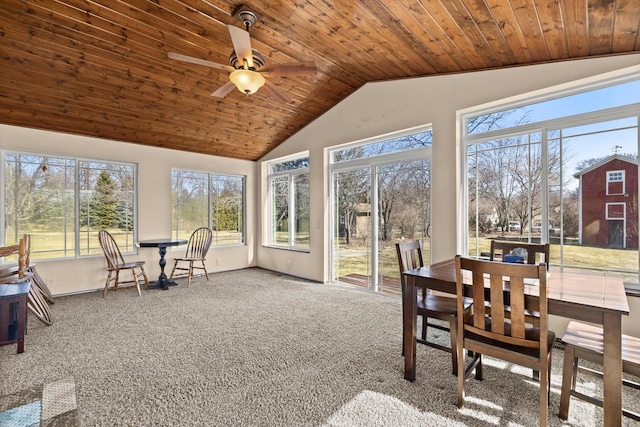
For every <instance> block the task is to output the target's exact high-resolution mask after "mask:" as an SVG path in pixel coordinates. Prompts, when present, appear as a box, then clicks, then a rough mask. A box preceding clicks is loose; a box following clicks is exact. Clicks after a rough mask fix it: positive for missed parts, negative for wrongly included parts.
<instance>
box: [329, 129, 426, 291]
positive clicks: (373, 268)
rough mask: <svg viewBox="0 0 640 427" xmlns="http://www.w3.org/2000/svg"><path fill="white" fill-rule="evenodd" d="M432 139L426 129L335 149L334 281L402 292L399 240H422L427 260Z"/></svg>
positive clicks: (332, 259)
mask: <svg viewBox="0 0 640 427" xmlns="http://www.w3.org/2000/svg"><path fill="white" fill-rule="evenodd" d="M430 141H431V132H430V131H422V132H418V133H412V134H407V135H402V136H398V137H397V138H394V139H388V140H384V141H379V142H377V141H374V142H370V143H367V144H364V145H357V146H354V147H351V148H347V149H344V148H343V149H340V150H335V151H333V152H332V153H331V155H332V161H333V165H332V175H331V182H332V195H331V200H332V207H333V209H332V224H333V236H332V253H331V277H332V281H333V282H334V283H338V282H339V283H343V284H349V285H354V286H359V287H362V288H366V289H368V290H372V291H376V292H385V293H395V294H399V293H400V274H399V269H398V261H397V258H396V249H395V244H396V243H397V242H399V241H408V240H420V241H421V242H422V245H423V250H424V258H425V262H427V263H428V261H429V259H430V241H429V232H430V230H429V223H430V209H429V204H430V160H429V156H430V148H427V147H429V146H430ZM416 159H418V160H416Z"/></svg>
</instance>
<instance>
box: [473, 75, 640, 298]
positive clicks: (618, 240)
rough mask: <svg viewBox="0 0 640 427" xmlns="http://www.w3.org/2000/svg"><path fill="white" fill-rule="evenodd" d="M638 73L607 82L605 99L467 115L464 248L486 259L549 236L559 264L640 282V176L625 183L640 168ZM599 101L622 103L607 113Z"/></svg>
mask: <svg viewBox="0 0 640 427" xmlns="http://www.w3.org/2000/svg"><path fill="white" fill-rule="evenodd" d="M635 79H636V80H634V81H627V82H625V83H622V84H618V85H614V86H610V87H608V88H606V87H602V86H603V85H602V84H600V85H599V86H600V87H599V88H598V89H597V90H596V91H593V92H594V93H597V94H598V96H592V95H593V94H592V93H589V92H585V93H582V94H577V95H574V96H571V95H570V96H563V97H562V98H558V99H557V100H553V99H551V100H549V101H545V102H537V103H530V104H526V103H523V105H521V106H518V107H516V108H510V109H496V110H495V111H494V112H483V114H481V115H473V114H470V115H468V116H466V117H465V120H464V125H463V126H464V128H463V129H464V130H465V131H466V135H465V136H463V139H462V140H463V143H464V146H465V151H466V167H465V171H466V180H465V184H466V192H465V194H464V197H465V200H464V202H463V203H465V205H466V207H467V209H466V214H467V215H468V216H467V220H468V230H467V235H466V239H463V241H462V242H461V244H463V245H465V246H466V247H463V248H461V250H463V251H466V253H468V254H469V255H471V256H482V255H483V254H484V253H485V252H487V251H488V248H489V245H490V242H491V240H492V239H505V238H507V239H509V240H520V241H523V242H540V241H542V242H548V243H549V244H550V246H551V247H550V249H551V256H550V258H551V264H553V265H559V266H562V267H579V268H588V269H598V270H608V271H614V272H616V273H621V274H622V275H623V277H624V280H625V285H626V286H627V288H628V289H634V288H636V289H637V288H640V286H639V285H638V277H639V276H638V271H639V268H638V267H639V262H638V259H639V258H638V244H639V236H638V204H637V202H636V200H637V199H638V187H637V183H636V182H637V181H636V180H635V179H629V178H627V179H628V180H629V181H628V182H627V188H624V182H625V175H627V176H634V177H635V176H637V174H638V160H637V159H638V147H639V145H640V135H639V133H638V122H639V118H640V116H639V115H638V111H640V103H638V101H639V100H640V99H639V98H638V93H637V92H634V93H633V94H631V93H627V90H628V89H630V88H638V87H640V81H639V80H637V79H638V76H635ZM609 95H610V96H609ZM599 99H607V100H608V101H609V100H613V99H615V100H616V104H615V105H610V106H609V107H610V108H608V109H604V110H602V109H599V108H600V107H601V103H600V102H598V100H599ZM585 100H591V101H589V102H588V103H587V102H586V101H585ZM560 105H562V107H563V108H561V109H560V108H558V107H559V106H560ZM512 107H513V106H512ZM485 113H486V114H485ZM605 180H606V182H605ZM605 186H606V189H605ZM627 193H629V194H627ZM511 221H519V223H520V225H521V226H520V227H519V228H518V229H517V230H515V229H513V228H512V227H510V224H511Z"/></svg>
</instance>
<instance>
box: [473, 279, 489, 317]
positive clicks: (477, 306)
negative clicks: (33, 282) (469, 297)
mask: <svg viewBox="0 0 640 427" xmlns="http://www.w3.org/2000/svg"><path fill="white" fill-rule="evenodd" d="M472 277H473V313H474V316H473V325H474V326H475V327H476V328H483V329H484V326H485V323H484V322H485V316H486V313H485V309H486V304H485V299H484V298H485V296H484V274H482V272H480V271H478V272H476V271H474V272H473V276H472ZM476 283H477V285H476Z"/></svg>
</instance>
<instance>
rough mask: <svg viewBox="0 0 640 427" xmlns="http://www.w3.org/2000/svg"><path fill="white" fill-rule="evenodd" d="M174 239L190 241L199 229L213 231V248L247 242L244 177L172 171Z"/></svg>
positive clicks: (172, 225) (172, 226)
mask: <svg viewBox="0 0 640 427" xmlns="http://www.w3.org/2000/svg"><path fill="white" fill-rule="evenodd" d="M171 188H172V203H173V211H172V215H171V223H172V224H171V228H172V230H173V232H172V234H173V237H174V238H177V239H178V238H180V239H188V238H189V237H190V236H191V233H193V232H194V231H195V230H196V229H197V228H200V227H209V228H211V229H212V230H213V242H212V244H213V245H217V246H220V245H233V244H241V243H244V242H245V238H244V191H245V190H244V188H245V178H244V177H243V176H234V175H219V174H214V173H207V172H191V171H183V170H173V171H171Z"/></svg>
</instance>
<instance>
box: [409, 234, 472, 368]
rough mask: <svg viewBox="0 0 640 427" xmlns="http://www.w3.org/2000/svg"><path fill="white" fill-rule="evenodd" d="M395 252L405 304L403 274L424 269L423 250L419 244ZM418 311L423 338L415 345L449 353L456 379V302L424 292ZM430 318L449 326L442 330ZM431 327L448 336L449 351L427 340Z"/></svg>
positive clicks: (414, 242)
mask: <svg viewBox="0 0 640 427" xmlns="http://www.w3.org/2000/svg"><path fill="white" fill-rule="evenodd" d="M396 252H397V255H398V268H399V270H400V280H401V287H402V298H403V301H404V297H405V292H406V291H405V289H406V285H405V280H406V279H405V277H404V275H403V274H402V273H403V272H404V271H407V270H412V269H414V268H418V267H422V266H424V260H423V258H422V247H421V246H420V241H419V240H415V241H412V242H406V243H396ZM469 305H470V304H467V307H468V306H469ZM417 309H418V316H422V334H421V337H420V338H418V337H416V342H418V343H420V344H424V345H427V346H429V347H433V348H437V349H439V350H442V351H446V352H448V353H450V354H451V365H452V371H453V375H457V373H458V360H457V356H456V343H457V339H456V317H457V309H458V306H457V304H456V299H455V298H451V297H447V296H442V295H432V294H429V293H427V291H426V290H423V292H422V294H421V295H418V301H417ZM403 310H404V307H403ZM403 318H404V312H403ZM430 318H431V319H439V320H442V321H445V322H447V323H448V325H446V326H443V325H440V324H438V323H433V322H429V319H430ZM429 327H431V328H435V329H439V330H442V331H446V332H448V333H449V334H450V347H446V346H444V345H441V344H439V343H437V342H434V341H429V340H428V339H427V338H428V335H427V328H429ZM402 354H403V355H404V339H403V340H402Z"/></svg>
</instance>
